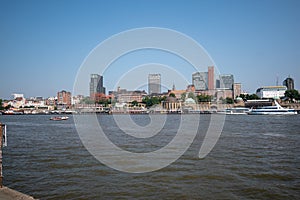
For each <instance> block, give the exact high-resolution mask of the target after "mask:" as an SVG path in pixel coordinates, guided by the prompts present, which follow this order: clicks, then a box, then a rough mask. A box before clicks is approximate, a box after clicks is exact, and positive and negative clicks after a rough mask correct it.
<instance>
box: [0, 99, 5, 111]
mask: <svg viewBox="0 0 300 200" xmlns="http://www.w3.org/2000/svg"><path fill="white" fill-rule="evenodd" d="M3 109H4V108H3V106H2V99H0V110H3Z"/></svg>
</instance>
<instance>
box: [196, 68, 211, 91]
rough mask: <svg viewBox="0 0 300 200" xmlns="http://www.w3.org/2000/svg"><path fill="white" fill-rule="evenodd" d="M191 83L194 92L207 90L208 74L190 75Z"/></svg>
mask: <svg viewBox="0 0 300 200" xmlns="http://www.w3.org/2000/svg"><path fill="white" fill-rule="evenodd" d="M192 83H193V85H194V86H195V89H196V90H207V89H208V72H195V73H193V74H192Z"/></svg>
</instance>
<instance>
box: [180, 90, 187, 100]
mask: <svg viewBox="0 0 300 200" xmlns="http://www.w3.org/2000/svg"><path fill="white" fill-rule="evenodd" d="M185 97H186V92H184V93H182V94H181V100H182V101H185Z"/></svg>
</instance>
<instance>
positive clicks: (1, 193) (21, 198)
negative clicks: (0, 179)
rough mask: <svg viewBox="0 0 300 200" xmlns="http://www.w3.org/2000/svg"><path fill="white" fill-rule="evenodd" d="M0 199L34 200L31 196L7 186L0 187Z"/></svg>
mask: <svg viewBox="0 0 300 200" xmlns="http://www.w3.org/2000/svg"><path fill="white" fill-rule="evenodd" d="M0 199H1V200H34V198H33V197H31V196H29V195H26V194H23V193H21V192H18V191H15V190H12V189H10V188H8V187H2V188H0Z"/></svg>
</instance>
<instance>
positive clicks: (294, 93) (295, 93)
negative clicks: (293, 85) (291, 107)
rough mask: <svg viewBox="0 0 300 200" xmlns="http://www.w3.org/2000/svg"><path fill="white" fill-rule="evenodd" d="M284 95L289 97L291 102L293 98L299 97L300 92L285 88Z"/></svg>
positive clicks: (297, 98)
mask: <svg viewBox="0 0 300 200" xmlns="http://www.w3.org/2000/svg"><path fill="white" fill-rule="evenodd" d="M284 96H285V97H287V98H289V99H290V101H292V102H294V100H299V99H300V94H299V92H298V90H287V91H285V93H284Z"/></svg>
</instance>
